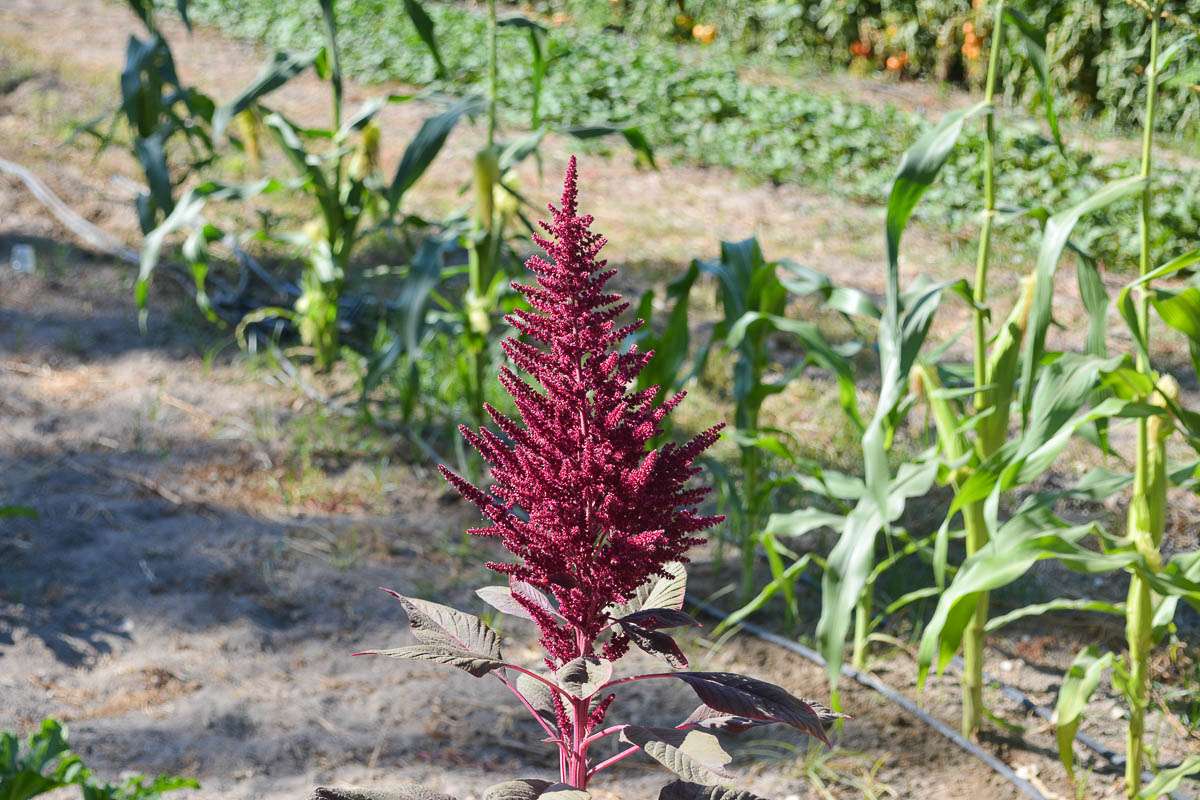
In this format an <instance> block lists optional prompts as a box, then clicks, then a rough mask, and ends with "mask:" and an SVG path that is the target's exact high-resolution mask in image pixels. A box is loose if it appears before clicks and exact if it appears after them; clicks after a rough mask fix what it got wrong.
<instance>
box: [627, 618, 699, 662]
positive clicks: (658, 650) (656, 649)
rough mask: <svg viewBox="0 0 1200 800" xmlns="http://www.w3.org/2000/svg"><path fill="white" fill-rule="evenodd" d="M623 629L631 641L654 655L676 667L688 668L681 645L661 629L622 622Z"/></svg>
mask: <svg viewBox="0 0 1200 800" xmlns="http://www.w3.org/2000/svg"><path fill="white" fill-rule="evenodd" d="M621 630H622V631H624V632H625V635H626V636H628V637H629V641H631V642H633V643H634V644H635V645H637V646H638V648H639V649H641V650H644V651H645V652H647V653H649V654H650V655H652V656H656V657H657V658H661V659H662V660H663V661H666V662H667V663H668V664H670V665H671V666H672V667H674V668H675V669H687V665H688V660H687V657H686V656H684V654H683V651H682V650H680V649H679V645H678V644H676V643H675V640H674V639H672V638H671V637H670V636H668V635H667V634H665V633H662V632H661V631H651V630H647V629H646V628H643V627H640V626H638V625H631V624H629V623H627V622H623V623H621Z"/></svg>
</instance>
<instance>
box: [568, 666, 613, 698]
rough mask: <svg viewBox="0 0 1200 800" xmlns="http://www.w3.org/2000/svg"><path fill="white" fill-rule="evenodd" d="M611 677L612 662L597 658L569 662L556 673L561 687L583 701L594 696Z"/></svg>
mask: <svg viewBox="0 0 1200 800" xmlns="http://www.w3.org/2000/svg"><path fill="white" fill-rule="evenodd" d="M611 677H612V662H611V661H609V660H608V659H606V658H597V657H596V656H583V657H580V658H577V659H575V660H573V661H568V662H567V663H566V664H563V665H562V666H561V667H560V668H559V670H558V672H556V673H554V678H555V681H556V682H557V683H558V685H559V687H560V688H561V689H563V691H565V692H566V693H567V694H569V695H571V696H572V697H578V698H579V699H581V700H582V699H583V698H585V697H591V696H592V695H594V694H595V693H596V692H597V691H598V690H599V689H600V687H601V686H603V685H604V684H605V683H607V682H608V679H609V678H611Z"/></svg>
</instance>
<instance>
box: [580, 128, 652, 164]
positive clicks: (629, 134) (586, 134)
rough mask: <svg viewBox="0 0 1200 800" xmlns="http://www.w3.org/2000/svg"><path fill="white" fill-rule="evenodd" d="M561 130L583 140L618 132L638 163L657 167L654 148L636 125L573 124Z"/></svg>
mask: <svg viewBox="0 0 1200 800" xmlns="http://www.w3.org/2000/svg"><path fill="white" fill-rule="evenodd" d="M562 132H563V133H565V134H566V135H567V136H573V137H574V138H576V139H583V140H586V139H596V138H599V137H601V136H612V135H613V134H617V133H619V134H621V135H622V136H623V137H625V142H626V143H627V144H628V145H629V146H630V147H631V148H632V149H633V152H634V153H635V154H636V155H637V160H638V162H639V163H641V164H645V165H646V166H648V167H650V168H651V169H658V165H657V164H655V163H654V150H653V149H652V148H651V147H650V142H649V140H648V139H647V138H646V135H645V134H644V133H642V131H641V129H640V128H638V127H637V126H634V125H625V126H622V125H609V124H607V123H598V124H594V125H574V126H572V127H569V128H565V129H564V130H563V131H562Z"/></svg>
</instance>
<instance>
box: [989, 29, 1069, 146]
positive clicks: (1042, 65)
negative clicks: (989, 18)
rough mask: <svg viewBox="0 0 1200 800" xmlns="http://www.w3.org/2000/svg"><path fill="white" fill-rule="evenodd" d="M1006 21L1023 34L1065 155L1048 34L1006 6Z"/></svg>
mask: <svg viewBox="0 0 1200 800" xmlns="http://www.w3.org/2000/svg"><path fill="white" fill-rule="evenodd" d="M1004 19H1005V20H1006V21H1007V22H1008V24H1009V25H1012V26H1013V27H1014V28H1016V29H1017V31H1018V32H1019V33H1020V34H1021V43H1022V44H1024V45H1025V55H1026V56H1027V57H1028V58H1029V65H1030V66H1031V67H1033V73H1034V74H1035V75H1036V76H1037V79H1038V83H1040V84H1041V85H1042V97H1043V99H1044V100H1045V101H1046V121H1047V122H1048V123H1049V124H1050V132H1051V133H1052V134H1053V135H1054V143H1055V144H1057V145H1058V149H1059V151H1060V152H1063V153H1065V152H1066V150H1065V148H1064V147H1063V142H1062V135H1061V134H1060V133H1059V131H1058V115H1057V114H1055V113H1054V97H1053V95H1051V94H1050V79H1049V69H1048V68H1047V59H1046V32H1045V31H1043V30H1042V29H1041V28H1039V27H1038V26H1036V25H1034V24H1033V22H1031V21H1030V19H1029V18H1028V17H1026V16H1025V15H1024V14H1022V13H1021V12H1020V11H1017V10H1016V9H1015V8H1012V7H1010V6H1005V8H1004Z"/></svg>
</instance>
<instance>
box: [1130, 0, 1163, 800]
mask: <svg viewBox="0 0 1200 800" xmlns="http://www.w3.org/2000/svg"><path fill="white" fill-rule="evenodd" d="M1161 5H1162V4H1161V2H1159V0H1155V2H1154V3H1153V4H1152V6H1153V8H1152V13H1151V15H1150V63H1149V65H1148V67H1147V70H1146V77H1147V86H1146V117H1145V122H1144V129H1143V131H1142V169H1141V172H1140V173H1139V174H1140V175H1141V177H1142V178H1143V179H1144V180H1145V182H1146V183H1145V185H1144V187H1143V188H1142V208H1141V212H1142V215H1141V225H1140V234H1141V241H1140V244H1141V248H1140V253H1139V257H1138V275H1139V276H1142V277H1144V276H1145V275H1146V274H1147V273H1149V272H1150V222H1151V219H1150V201H1151V199H1152V198H1151V191H1150V168H1151V156H1152V151H1153V139H1154V111H1155V104H1156V101H1157V95H1158V27H1159V20H1160V18H1161V15H1160V14H1159V10H1160V8H1161ZM1137 320H1138V327H1139V328H1141V333H1142V336H1143V337H1144V340H1145V341H1146V344H1147V347H1146V349H1147V350H1149V342H1150V287H1149V285H1145V286H1143V287H1142V291H1141V295H1140V297H1139V298H1138V305H1137ZM1137 370H1138V372H1140V373H1142V374H1143V375H1147V376H1149V377H1150V378H1151V380H1153V373H1152V371H1151V368H1150V363H1149V361H1148V359H1147V357H1146V356H1145V355H1143V354H1142V352H1141V351H1140V350H1139V352H1138V354H1137ZM1137 430H1138V433H1137V466H1136V469H1135V472H1134V488H1133V497H1132V498H1131V500H1130V504H1129V532H1130V534H1131V535H1132V536H1133V538H1134V541H1135V543H1136V542H1139V541H1142V542H1143V547H1146V546H1153V548H1154V549H1156V550H1157V547H1158V545H1159V543H1160V542H1161V541H1162V528H1163V515H1162V514H1157V515H1155V514H1151V513H1150V507H1151V502H1153V501H1154V500H1155V499H1156V498H1152V497H1151V496H1150V495H1151V493H1152V487H1151V483H1152V482H1154V483H1161V477H1159V480H1158V481H1154V476H1152V475H1151V467H1152V464H1151V461H1152V457H1153V454H1152V453H1151V448H1157V447H1159V443H1158V441H1157V440H1158V436H1157V435H1155V436H1154V437H1153V438H1154V440H1155V441H1151V438H1152V437H1151V430H1150V420H1149V419H1148V418H1146V417H1143V418H1141V419H1139V420H1138V429H1137ZM1139 549H1141V548H1139ZM1125 614H1126V616H1125V639H1126V642H1127V643H1128V645H1129V686H1128V698H1127V699H1128V701H1129V729H1128V735H1127V737H1126V754H1125V792H1126V794H1127V795H1128V796H1129V797H1136V796H1137V794H1138V792H1139V791H1140V789H1141V781H1142V753H1143V735H1144V731H1145V724H1146V706H1147V704H1148V703H1149V700H1148V696H1147V672H1148V667H1149V661H1150V649H1151V648H1152V647H1153V644H1154V643H1153V640H1152V637H1153V631H1152V626H1153V618H1152V614H1153V603H1152V599H1151V595H1150V586H1149V584H1148V583H1147V582H1146V580H1145V578H1144V577H1143V576H1142V575H1141V574H1139V573H1137V572H1134V573H1133V576H1132V577H1131V578H1130V581H1129V599H1128V601H1127V602H1126V612H1125Z"/></svg>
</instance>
